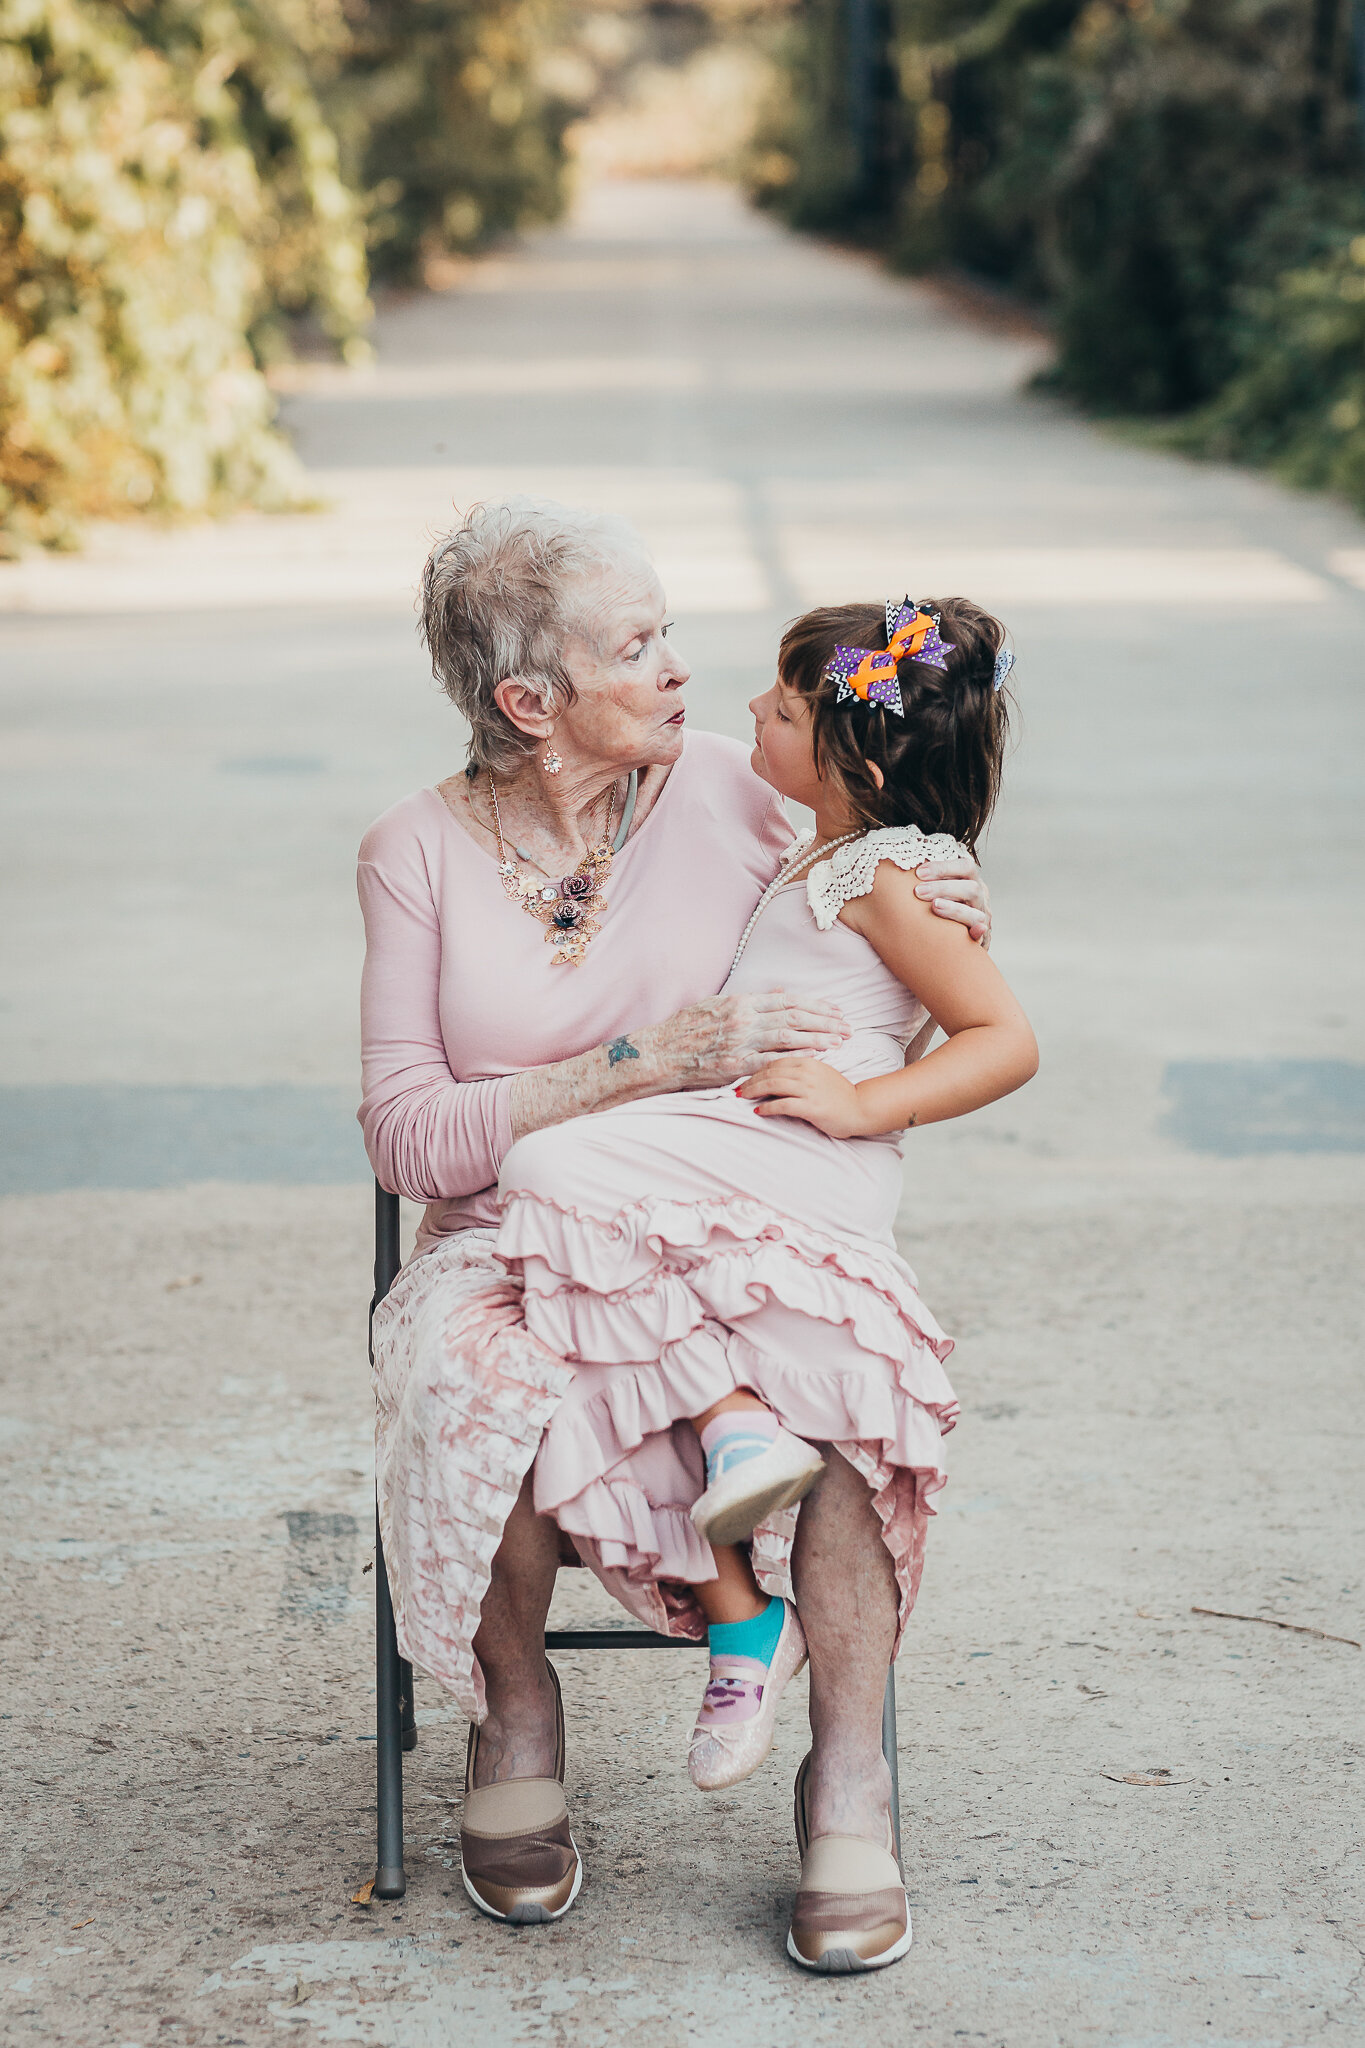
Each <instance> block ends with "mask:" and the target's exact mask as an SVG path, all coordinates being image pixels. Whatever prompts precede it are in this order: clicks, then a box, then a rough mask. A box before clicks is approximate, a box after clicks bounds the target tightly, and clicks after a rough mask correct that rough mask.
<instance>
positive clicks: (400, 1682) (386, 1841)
mask: <svg viewBox="0 0 1365 2048" xmlns="http://www.w3.org/2000/svg"><path fill="white" fill-rule="evenodd" d="M398 1213H399V1212H398V1197H397V1195H391V1194H389V1193H387V1192H386V1190H385V1189H383V1188H381V1187H380V1185H379V1183H378V1181H376V1182H375V1188H374V1299H373V1300H372V1301H371V1303H370V1362H371V1364H373V1362H374V1312H375V1310H376V1309H377V1308H378V1306H379V1304H380V1302H381V1301H382V1300H383V1299H384V1296H385V1295H386V1294H387V1293H388V1291H389V1289H390V1288H391V1287H392V1285H393V1283H394V1281H395V1280H396V1279H397V1277H398V1267H399V1263H400V1260H399V1250H398ZM374 1621H375V1762H376V1774H377V1781H378V1782H377V1793H378V1798H377V1802H376V1814H377V1833H378V1848H379V1855H378V1868H377V1870H376V1872H375V1880H374V1896H375V1897H376V1898H377V1899H401V1898H402V1896H403V1894H404V1892H405V1891H406V1890H407V1888H408V1880H407V1874H406V1872H405V1871H404V1869H403V1751H404V1750H405V1749H416V1747H417V1720H416V1716H415V1714H414V1712H413V1703H412V1666H411V1664H409V1663H408V1661H407V1659H406V1658H405V1657H400V1656H399V1654H398V1634H397V1630H396V1629H395V1627H394V1620H393V1597H392V1595H391V1593H390V1591H389V1575H388V1569H387V1567H386V1565H385V1563H384V1543H383V1538H382V1537H381V1535H380V1533H379V1514H378V1511H377V1510H376V1512H375V1522H374ZM545 1647H546V1649H547V1650H698V1649H704V1648H705V1645H704V1644H702V1643H692V1642H686V1641H684V1640H683V1638H682V1637H680V1636H660V1635H656V1634H655V1633H654V1631H653V1629H647V1628H547V1629H546V1631H545ZM882 1755H883V1756H884V1757H885V1758H886V1762H887V1768H888V1769H889V1771H890V1773H891V1821H892V1826H893V1827H894V1829H895V1834H896V1854H897V1856H899V1855H900V1847H901V1794H900V1774H899V1772H898V1770H897V1768H896V1668H895V1666H894V1664H893V1665H892V1667H891V1669H890V1670H889V1671H888V1672H887V1674H886V1693H885V1696H884V1698H883V1700H882Z"/></svg>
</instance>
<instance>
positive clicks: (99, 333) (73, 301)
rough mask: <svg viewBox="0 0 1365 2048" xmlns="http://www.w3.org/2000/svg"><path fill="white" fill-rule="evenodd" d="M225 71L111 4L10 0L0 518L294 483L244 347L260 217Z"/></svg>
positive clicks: (208, 502) (206, 499)
mask: <svg viewBox="0 0 1365 2048" xmlns="http://www.w3.org/2000/svg"><path fill="white" fill-rule="evenodd" d="M220 89H221V88H220V82H219V81H217V80H215V79H214V78H213V77H212V76H209V77H207V78H204V77H202V76H200V77H198V78H196V77H195V76H194V75H192V74H190V75H181V73H180V72H179V71H178V70H177V68H176V66H175V65H174V64H173V63H172V62H170V61H169V60H168V59H167V57H166V56H164V55H162V54H161V53H159V52H157V51H156V50H154V49H153V48H151V47H149V46H147V45H146V44H143V43H140V42H139V40H138V39H137V38H136V37H135V36H134V35H133V34H132V33H131V32H130V31H129V29H128V27H127V25H126V23H125V22H123V21H122V20H120V19H119V15H118V11H117V10H116V9H113V8H108V7H106V8H98V7H88V6H85V5H83V4H80V0H3V6H0V308H2V309H3V310H2V311H0V531H2V532H3V533H4V534H5V535H7V536H8V537H9V544H10V546H11V547H12V546H13V545H14V544H16V543H17V542H20V541H23V540H37V541H41V542H44V543H46V544H48V545H61V544H70V543H71V541H72V539H73V536H74V533H75V530H76V522H77V521H78V520H79V519H80V518H82V517H84V516H88V515H91V514H104V515H106V516H116V515H118V514H119V513H124V514H126V513H127V512H128V511H130V510H134V509H140V508H144V507H146V508H151V509H156V510H165V511H198V510H211V509H216V508H218V507H219V506H222V505H226V504H230V503H234V502H240V501H242V500H249V501H252V502H258V503H260V502H264V503H270V502H275V501H278V500H279V499H280V498H281V497H283V496H285V495H287V493H288V491H289V488H290V476H289V463H288V458H287V456H286V453H285V451H284V449H283V447H282V445H281V444H279V443H278V442H277V441H276V440H275V438H274V437H273V436H272V434H271V433H270V431H269V425H268V422H269V412H270V407H269V401H268V394H267V391H266V388H265V385H264V382H263V380H262V378H261V376H260V374H259V372H258V370H257V369H256V367H255V364H254V362H253V360H252V357H251V353H250V350H249V348H248V346H247V343H246V330H247V327H248V325H249V322H250V319H251V315H252V311H253V307H254V305H255V303H256V300H257V295H258V293H259V289H260V279H259V272H258V268H257V265H256V263H255V261H254V260H253V254H252V246H251V237H252V236H253V235H255V234H256V233H258V231H260V230H261V229H262V228H263V224H264V222H265V220H266V218H267V209H266V207H265V204H264V201H263V196H262V191H261V185H260V180H259V178H258V176H257V173H256V168H255V165H254V162H253V160H252V156H251V153H250V151H249V150H247V149H246V148H245V147H243V146H241V145H240V144H238V145H236V146H233V145H226V146H224V145H222V144H220V145H217V146H215V145H213V144H209V143H206V142H205V140H204V139H203V138H204V134H205V131H206V130H208V129H210V128H211V126H212V124H213V120H214V114H215V107H214V99H215V93H216V92H217V91H218V90H220Z"/></svg>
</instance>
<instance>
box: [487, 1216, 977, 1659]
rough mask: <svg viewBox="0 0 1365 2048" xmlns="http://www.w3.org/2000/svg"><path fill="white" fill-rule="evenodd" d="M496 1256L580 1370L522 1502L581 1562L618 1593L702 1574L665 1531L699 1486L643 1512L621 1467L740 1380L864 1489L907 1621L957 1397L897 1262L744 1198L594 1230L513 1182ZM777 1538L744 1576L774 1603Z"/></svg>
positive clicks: (761, 1542) (941, 1348) (676, 1534)
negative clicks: (566, 1539)
mask: <svg viewBox="0 0 1365 2048" xmlns="http://www.w3.org/2000/svg"><path fill="white" fill-rule="evenodd" d="M498 1256H499V1257H500V1258H501V1259H504V1260H506V1261H507V1262H508V1263H509V1265H511V1267H512V1268H513V1270H514V1271H515V1272H516V1273H517V1274H518V1275H519V1276H520V1278H521V1280H522V1283H523V1290H524V1292H523V1308H524V1313H525V1316H526V1324H527V1328H528V1330H529V1331H531V1332H532V1333H533V1334H534V1335H535V1336H537V1337H538V1338H539V1339H540V1340H541V1342H542V1343H544V1344H545V1345H546V1347H547V1348H548V1349H550V1350H552V1351H553V1352H554V1353H555V1354H556V1355H557V1356H559V1357H562V1358H564V1359H566V1360H568V1361H571V1362H576V1363H578V1365H579V1366H580V1368H581V1370H580V1372H579V1375H578V1378H577V1381H576V1384H575V1387H574V1390H573V1392H572V1395H571V1397H570V1398H569V1399H568V1400H567V1401H566V1402H565V1404H564V1405H563V1406H562V1407H561V1408H560V1409H559V1410H558V1412H557V1414H556V1417H555V1421H554V1424H553V1426H552V1428H551V1429H550V1431H549V1432H548V1434H547V1437H546V1441H545V1444H544V1446H543V1447H542V1450H541V1454H540V1458H539V1460H538V1462H537V1465H536V1482H535V1485H536V1493H535V1498H536V1506H537V1508H538V1509H540V1510H541V1512H543V1513H548V1514H552V1515H553V1516H554V1517H555V1519H556V1520H557V1521H558V1522H559V1524H560V1526H561V1527H562V1528H566V1529H568V1530H570V1531H571V1533H572V1534H573V1536H574V1540H575V1543H576V1545H577V1547H578V1549H579V1550H580V1552H582V1553H583V1554H584V1555H587V1551H588V1546H589V1545H590V1544H596V1545H597V1546H598V1547H599V1548H600V1550H601V1552H602V1555H603V1557H604V1558H609V1559H610V1561H611V1562H612V1564H613V1565H614V1566H616V1567H617V1568H618V1569H619V1570H621V1571H622V1572H623V1573H625V1575H626V1577H627V1578H628V1579H629V1580H631V1581H632V1582H634V1581H636V1580H637V1579H639V1578H641V1577H649V1576H659V1577H669V1578H682V1579H688V1580H692V1581H694V1582H695V1580H696V1579H698V1578H701V1577H708V1576H710V1570H709V1565H708V1564H707V1554H706V1552H705V1546H701V1549H702V1552H703V1560H702V1561H703V1566H704V1567H705V1568H703V1569H702V1570H698V1569H697V1564H696V1561H695V1559H694V1557H693V1546H694V1545H695V1543H696V1538H695V1535H694V1534H692V1532H691V1525H690V1523H688V1525H687V1528H688V1532H689V1534H691V1542H689V1540H688V1535H685V1534H682V1533H681V1532H680V1531H679V1530H677V1529H675V1526H674V1525H675V1523H677V1522H679V1521H680V1520H683V1519H685V1514H686V1508H687V1506H688V1505H690V1500H691V1499H693V1498H695V1494H696V1491H699V1490H700V1488H699V1487H697V1488H696V1489H695V1490H694V1491H692V1492H691V1493H690V1495H689V1497H688V1498H687V1499H683V1500H680V1501H667V1502H663V1503H659V1502H657V1501H654V1502H651V1501H648V1500H646V1498H645V1496H644V1494H643V1493H642V1492H641V1491H640V1489H639V1488H638V1487H637V1486H635V1485H634V1484H633V1482H632V1479H631V1475H630V1471H629V1465H630V1461H631V1454H632V1453H633V1452H635V1451H636V1450H637V1449H638V1447H639V1446H640V1445H642V1444H644V1443H645V1442H646V1440H647V1439H650V1438H655V1439H656V1440H657V1438H658V1436H659V1434H660V1433H663V1432H669V1431H671V1430H672V1429H673V1427H674V1425H675V1424H678V1423H679V1422H681V1421H683V1420H684V1419H685V1418H687V1417H690V1416H694V1415H698V1414H700V1413H702V1412H703V1411H704V1410H705V1409H706V1408H708V1407H710V1406H711V1404H712V1403H713V1402H715V1401H717V1400H719V1399H721V1398H722V1397H723V1396H724V1395H725V1394H727V1393H730V1392H731V1391H733V1389H734V1388H735V1387H737V1386H749V1387H752V1388H753V1389H754V1390H755V1391H756V1392H757V1393H759V1394H760V1395H761V1396H762V1397H763V1399H764V1400H765V1401H767V1402H768V1404H769V1406H770V1407H771V1408H772V1409H773V1410H774V1412H775V1413H776V1414H777V1415H778V1417H779V1418H780V1420H781V1421H782V1423H783V1424H784V1425H785V1427H787V1428H788V1429H790V1430H792V1431H793V1432H794V1433H795V1434H796V1435H798V1436H802V1437H805V1438H806V1439H808V1440H810V1441H813V1442H824V1443H832V1444H834V1445H836V1446H837V1448H838V1449H839V1450H840V1451H841V1453H842V1454H843V1455H844V1457H846V1458H847V1459H848V1461H849V1462H850V1464H852V1465H853V1466H854V1467H855V1469H856V1470H857V1471H859V1472H860V1473H861V1474H862V1476H863V1477H864V1478H865V1479H866V1480H867V1483H868V1485H869V1487H870V1488H871V1490H872V1494H873V1499H874V1503H875V1505H876V1510H877V1514H878V1517H879V1519H880V1521H881V1524H882V1530H883V1536H884V1538H885V1541H886V1543H887V1547H888V1549H889V1550H890V1551H891V1554H892V1557H893V1559H894V1561H895V1566H896V1575H897V1581H898V1585H899V1589H900V1610H901V1626H902V1628H903V1627H904V1624H905V1621H906V1620H907V1618H908V1616H909V1613H910V1608H911V1606H912V1605H913V1602H914V1598H915V1594H916V1592H917V1590H918V1585H919V1577H920V1571H921V1568H922V1562H923V1550H924V1535H925V1527H926V1523H927V1520H928V1518H929V1516H930V1515H931V1514H932V1513H933V1509H932V1506H931V1500H932V1497H933V1495H934V1494H935V1493H937V1492H938V1490H939V1489H940V1488H941V1487H942V1485H943V1484H944V1482H945V1479H946V1476H947V1475H946V1471H945V1468H944V1464H943V1454H942V1438H943V1436H944V1435H946V1433H947V1432H948V1431H949V1430H950V1429H951V1428H952V1427H953V1425H954V1423H955V1422H956V1420H957V1415H958V1404H957V1401H956V1397H955V1396H954V1394H953V1390H952V1387H951V1385H950V1383H949V1381H948V1377H947V1374H946V1373H945V1371H944V1369H943V1362H944V1360H945V1359H946V1358H947V1357H948V1355H949V1354H950V1352H951V1350H952V1348H953V1347H952V1340H951V1339H950V1338H949V1337H947V1336H946V1335H945V1334H944V1332H943V1331H942V1330H941V1329H940V1327H939V1325H938V1323H937V1322H936V1321H935V1320H934V1318H933V1316H932V1315H931V1314H930V1313H929V1311H928V1309H926V1308H925V1306H924V1304H923V1302H922V1301H921V1300H920V1298H919V1294H918V1292H917V1290H916V1287H915V1281H914V1275H913V1273H911V1271H910V1269H909V1267H908V1266H906V1265H905V1263H904V1261H903V1260H901V1259H900V1257H899V1256H898V1255H897V1254H896V1253H895V1252H894V1251H892V1250H890V1249H889V1248H887V1249H883V1248H882V1247H880V1246H879V1245H875V1244H872V1243H870V1242H867V1241H865V1240H858V1241H854V1240H852V1239H845V1238H836V1237H834V1236H832V1235H829V1234H825V1233H820V1232H817V1231H815V1230H812V1229H811V1228H810V1227H809V1226H807V1225H805V1224H800V1223H795V1222H793V1221H791V1220H790V1219H789V1218H786V1217H783V1216H780V1215H778V1214H777V1213H776V1212H774V1211H773V1210H771V1209H768V1208H766V1207H765V1206H764V1205H762V1204H760V1203H757V1202H754V1201H752V1200H749V1199H746V1198H744V1197H733V1198H726V1199H716V1200H709V1201H704V1202H690V1203H678V1202H667V1201H662V1200H660V1201H650V1202H648V1203H644V1204H631V1205H628V1206H626V1207H625V1208H623V1209H622V1210H621V1211H619V1212H618V1214H617V1215H616V1216H615V1217H613V1218H611V1219H603V1218H598V1217H594V1216H589V1215H585V1214H583V1213H582V1212H581V1211H580V1210H576V1209H573V1208H569V1207H566V1206H563V1205H561V1204H558V1203H556V1202H554V1201H553V1200H551V1199H550V1198H548V1197H546V1196H544V1195H541V1194H539V1193H534V1192H530V1191H526V1190H520V1189H517V1190H508V1191H507V1192H506V1193H505V1194H504V1197H503V1222H502V1228H501V1230H500V1232H499V1236H498ZM812 1325H814V1326H816V1327H815V1328H814V1329H812ZM821 1326H823V1327H821ZM679 1490H680V1491H681V1490H682V1489H681V1488H680V1489H679ZM778 1524H780V1526H778ZM792 1527H793V1518H792V1517H790V1516H782V1517H778V1518H776V1523H775V1525H774V1526H773V1527H772V1528H770V1529H761V1530H759V1531H758V1532H756V1537H755V1567H756V1569H759V1570H760V1572H761V1574H763V1575H765V1576H766V1578H767V1580H768V1581H769V1583H770V1586H771V1589H772V1590H777V1586H778V1585H779V1584H780V1583H781V1582H782V1581H784V1580H785V1578H786V1572H787V1565H788V1561H789V1557H790V1550H791V1531H792Z"/></svg>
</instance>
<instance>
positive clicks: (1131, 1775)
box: [1100, 1771, 1191, 1785]
mask: <svg viewBox="0 0 1365 2048" xmlns="http://www.w3.org/2000/svg"><path fill="white" fill-rule="evenodd" d="M1100 1776H1101V1777H1102V1778H1109V1779H1110V1780H1111V1781H1112V1782H1113V1783H1114V1784H1115V1785H1188V1784H1189V1783H1190V1782H1191V1781H1190V1780H1189V1779H1188V1778H1173V1777H1172V1776H1171V1774H1170V1772H1169V1771H1101V1772H1100Z"/></svg>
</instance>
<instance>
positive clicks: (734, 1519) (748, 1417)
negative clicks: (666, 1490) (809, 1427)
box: [692, 1408, 825, 1543]
mask: <svg viewBox="0 0 1365 2048" xmlns="http://www.w3.org/2000/svg"><path fill="white" fill-rule="evenodd" d="M701 1446H702V1450H703V1451H704V1452H705V1453H706V1491H705V1493H704V1494H703V1495H702V1496H701V1499H700V1500H698V1501H697V1502H696V1503H695V1504H694V1506H693V1508H692V1526H693V1528H694V1529H695V1530H696V1532H697V1534H698V1535H699V1536H700V1537H701V1538H702V1540H703V1542H706V1543H747V1542H748V1540H749V1538H750V1537H751V1536H752V1535H753V1533H754V1530H755V1529H756V1528H757V1527H758V1526H759V1524H760V1523H761V1522H766V1521H767V1519H768V1517H769V1515H772V1514H775V1513H776V1512H777V1510H778V1509H779V1508H789V1507H793V1506H794V1505H795V1503H796V1502H797V1501H799V1500H802V1499H804V1497H805V1495H806V1494H808V1493H809V1492H810V1490H811V1487H812V1486H813V1485H814V1484H815V1482H816V1480H817V1479H818V1478H819V1476H820V1474H821V1473H822V1472H823V1471H824V1469H825V1464H824V1460H823V1458H820V1457H818V1456H817V1454H816V1453H815V1452H814V1451H813V1450H812V1449H811V1447H810V1445H809V1444H808V1443H803V1442H802V1440H801V1438H800V1437H799V1436H793V1435H792V1434H791V1432H790V1430H786V1429H783V1428H782V1426H781V1424H780V1423H779V1422H778V1419H777V1417H776V1416H775V1415H774V1414H773V1413H772V1411H771V1409H768V1408H752V1409H750V1408H740V1409H731V1410H730V1411H729V1412H728V1413H727V1414H723V1415H718V1416H717V1417H716V1419H715V1421H714V1422H709V1423H708V1424H707V1425H706V1428H705V1429H704V1430H703V1431H702V1439H701Z"/></svg>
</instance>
